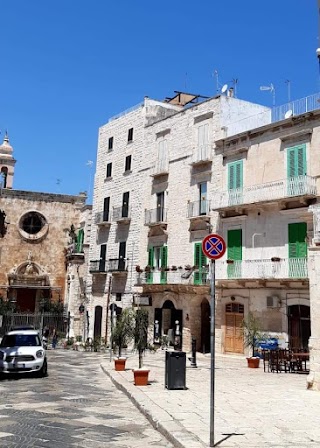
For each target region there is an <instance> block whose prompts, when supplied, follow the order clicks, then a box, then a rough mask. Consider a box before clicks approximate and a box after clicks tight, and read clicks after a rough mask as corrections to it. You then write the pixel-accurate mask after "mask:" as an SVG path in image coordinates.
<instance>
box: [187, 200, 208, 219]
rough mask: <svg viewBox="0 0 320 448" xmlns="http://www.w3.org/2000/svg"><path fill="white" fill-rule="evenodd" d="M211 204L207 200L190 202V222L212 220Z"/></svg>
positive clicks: (188, 213) (188, 212)
mask: <svg viewBox="0 0 320 448" xmlns="http://www.w3.org/2000/svg"><path fill="white" fill-rule="evenodd" d="M210 203H211V201H208V200H207V199H203V200H201V201H194V202H188V210H187V217H188V218H189V219H190V220H204V221H209V220H210Z"/></svg>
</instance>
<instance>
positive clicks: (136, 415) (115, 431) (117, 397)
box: [0, 350, 172, 448]
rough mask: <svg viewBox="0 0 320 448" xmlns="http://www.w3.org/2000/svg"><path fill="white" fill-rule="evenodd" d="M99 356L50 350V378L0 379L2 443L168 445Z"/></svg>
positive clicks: (54, 447) (86, 447) (14, 446)
mask: <svg viewBox="0 0 320 448" xmlns="http://www.w3.org/2000/svg"><path fill="white" fill-rule="evenodd" d="M103 357H105V355H102V354H97V353H79V352H74V351H69V350H68V351H66V350H56V351H49V352H48V366H49V377H47V378H35V377H31V376H30V377H25V376H23V377H21V376H19V377H18V379H16V378H14V379H4V380H2V381H0V447H6V448H31V447H37V448H40V447H47V448H68V447H83V448H102V447H108V448H116V447H117V448H131V447H141V448H142V447H143V448H145V447H172V445H171V444H170V443H169V442H168V441H167V440H166V439H165V438H164V437H163V436H162V435H161V434H160V433H158V432H157V431H156V430H155V429H153V428H152V427H151V425H150V424H149V422H148V421H147V420H146V418H145V417H144V416H143V415H142V414H141V413H140V412H139V411H138V410H137V409H136V408H135V406H134V405H133V404H132V403H131V401H130V400H129V399H128V398H127V397H126V396H125V395H124V394H123V393H122V392H120V391H118V390H117V389H116V388H115V387H114V385H113V384H112V383H111V381H110V379H109V378H108V377H107V376H106V375H105V374H104V373H103V372H102V371H101V368H100V362H101V361H102V359H103Z"/></svg>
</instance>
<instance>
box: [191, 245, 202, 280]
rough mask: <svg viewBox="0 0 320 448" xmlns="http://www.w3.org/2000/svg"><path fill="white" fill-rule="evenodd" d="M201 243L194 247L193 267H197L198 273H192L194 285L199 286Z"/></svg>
mask: <svg viewBox="0 0 320 448" xmlns="http://www.w3.org/2000/svg"><path fill="white" fill-rule="evenodd" d="M201 254H202V243H196V244H195V245H194V265H195V266H198V267H199V271H196V272H195V273H194V277H193V278H194V284H195V285H200V279H201V275H200V265H201Z"/></svg>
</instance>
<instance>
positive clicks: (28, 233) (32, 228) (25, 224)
mask: <svg viewBox="0 0 320 448" xmlns="http://www.w3.org/2000/svg"><path fill="white" fill-rule="evenodd" d="M48 229H49V225H48V223H47V220H46V218H45V217H44V216H43V215H42V214H41V213H39V212H36V211H31V212H28V213H26V214H24V215H23V216H22V217H21V218H20V220H19V233H20V235H21V236H22V237H23V238H24V239H27V240H32V241H34V242H36V241H37V242H39V241H40V240H41V239H42V238H44V237H45V236H46V234H47V232H48Z"/></svg>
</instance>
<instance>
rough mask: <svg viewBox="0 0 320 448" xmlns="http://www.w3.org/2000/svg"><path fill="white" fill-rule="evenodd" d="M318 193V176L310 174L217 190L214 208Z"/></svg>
mask: <svg viewBox="0 0 320 448" xmlns="http://www.w3.org/2000/svg"><path fill="white" fill-rule="evenodd" d="M316 195H317V188H316V178H315V177H310V176H297V177H289V178H288V179H283V180H279V181H275V182H268V183H266V184H260V185H253V186H251V187H246V188H236V189H234V190H229V191H224V192H215V193H213V196H212V210H216V211H219V210H224V209H231V208H237V207H239V206H244V205H249V204H256V203H268V202H274V201H278V200H281V199H283V200H294V199H296V200H297V199H299V198H303V199H305V200H306V199H310V198H314V197H315V196H316Z"/></svg>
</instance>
